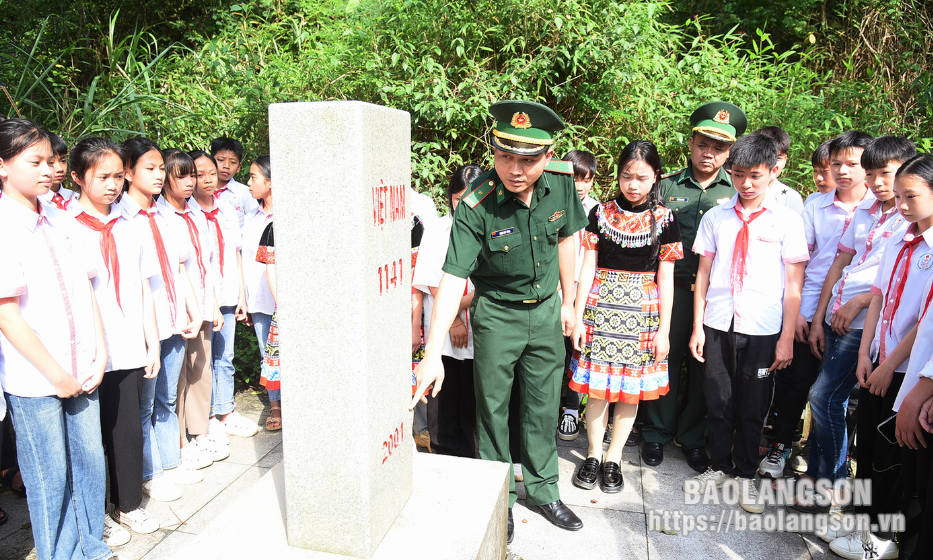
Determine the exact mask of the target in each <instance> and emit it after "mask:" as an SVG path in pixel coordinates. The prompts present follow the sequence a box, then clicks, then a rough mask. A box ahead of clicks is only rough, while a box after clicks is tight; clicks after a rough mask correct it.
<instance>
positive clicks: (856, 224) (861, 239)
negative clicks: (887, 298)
mask: <svg viewBox="0 0 933 560" xmlns="http://www.w3.org/2000/svg"><path fill="white" fill-rule="evenodd" d="M881 205H882V202H881V201H880V200H877V199H875V200H864V201H862V203H861V204H859V206H858V208H857V209H856V211H855V215H854V216H853V217H852V221H851V222H850V223H849V227H847V228H846V230H845V232H843V234H842V239H840V240H839V245H838V249H839V252H841V253H847V254H849V255H852V262H851V263H849V265H848V266H847V267H845V269H843V271H842V277H841V278H840V279H839V280H838V281H837V282H836V285H835V286H833V296H832V298H831V299H830V300H829V306H828V308H827V310H826V323H827V324H829V323H830V322H831V321H832V319H833V314H834V313H835V312H836V311H837V310H838V309H839V308H840V307H842V306H843V305H845V304H846V303H848V302H849V300H851V299H852V298H853V297H855V296H858V295H862V294H867V293H868V292H870V291H871V285H872V283H873V282H874V281H875V275H876V274H877V272H878V264H879V263H880V262H881V259H882V258H883V257H884V250H885V248H886V247H887V246H888V240H889V239H890V238H891V236H892V235H894V234H896V233H900V234H901V235H903V230H905V229H907V225H908V222H907V220H905V219H904V218H903V216H901V215H900V214H898V213H897V207H896V206H893V207H891V209H890V210H888V211H887V212H882V211H881ZM867 316H868V307H865V308H863V309H862V310H861V311H860V312H859V314H858V315H856V316H855V318H854V319H852V323H850V325H849V328H852V329H864V328H865V317H867Z"/></svg>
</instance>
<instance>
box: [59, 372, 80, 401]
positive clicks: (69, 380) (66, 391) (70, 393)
mask: <svg viewBox="0 0 933 560" xmlns="http://www.w3.org/2000/svg"><path fill="white" fill-rule="evenodd" d="M83 392H84V389H82V388H81V384H80V383H78V380H77V379H75V378H74V377H72V376H70V375H68V374H67V373H65V374H64V375H62V376H61V379H59V380H58V381H57V382H56V383H55V395H56V396H57V397H58V398H60V399H70V398H71V397H77V396H78V395H80V394H81V393H83Z"/></svg>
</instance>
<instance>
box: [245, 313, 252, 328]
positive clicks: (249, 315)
mask: <svg viewBox="0 0 933 560" xmlns="http://www.w3.org/2000/svg"><path fill="white" fill-rule="evenodd" d="M243 324H244V325H246V326H247V327H252V326H253V314H252V313H247V314H246V318H245V319H243Z"/></svg>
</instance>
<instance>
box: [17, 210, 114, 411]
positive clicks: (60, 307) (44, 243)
mask: <svg viewBox="0 0 933 560" xmlns="http://www.w3.org/2000/svg"><path fill="white" fill-rule="evenodd" d="M73 220H74V218H72V217H71V216H70V215H69V214H67V213H64V212H62V211H55V210H52V209H49V208H48V207H46V206H45V205H43V204H39V214H36V213H35V212H33V211H31V210H30V209H28V208H26V207H25V206H23V205H21V204H20V203H18V202H16V201H14V200H11V199H10V197H7V196H3V197H0V239H2V240H3V242H2V243H0V263H2V266H0V297H3V298H7V297H14V296H19V312H20V315H21V316H22V317H23V320H25V321H26V323H27V324H28V325H29V326H30V327H31V328H32V329H33V331H35V333H36V336H37V337H38V338H39V341H40V342H42V344H43V346H45V348H46V350H48V352H49V354H50V355H51V356H52V358H54V359H55V361H56V362H58V364H59V365H60V366H61V367H62V368H63V369H64V370H65V371H66V372H67V373H69V374H71V375H72V376H74V377H75V379H78V380H81V379H83V378H84V377H86V376H87V375H88V373H89V371H90V368H91V365H92V364H93V363H94V359H95V358H96V357H97V333H96V329H95V327H94V307H93V303H92V299H91V297H92V296H91V286H90V284H89V283H88V279H89V278H93V277H94V276H95V275H96V274H97V270H96V269H95V268H94V266H93V264H92V259H91V258H90V254H89V253H88V251H87V249H88V247H86V246H82V245H80V244H75V243H73V242H72V241H71V240H69V239H68V236H67V231H68V229H69V228H70V227H71V222H72V221H73ZM0 386H2V387H3V390H4V391H6V392H7V393H10V394H11V395H16V396H18V397H47V396H55V394H56V392H55V387H54V386H53V385H52V383H50V382H49V380H48V379H47V378H46V377H45V376H44V375H42V373H41V372H40V371H39V370H38V369H37V368H36V367H35V366H34V365H33V364H32V362H30V361H29V360H28V359H26V357H25V356H23V355H22V354H20V352H19V351H18V350H17V349H16V348H14V347H13V345H12V344H11V343H10V341H9V340H8V339H7V338H6V336H5V335H3V334H2V333H0Z"/></svg>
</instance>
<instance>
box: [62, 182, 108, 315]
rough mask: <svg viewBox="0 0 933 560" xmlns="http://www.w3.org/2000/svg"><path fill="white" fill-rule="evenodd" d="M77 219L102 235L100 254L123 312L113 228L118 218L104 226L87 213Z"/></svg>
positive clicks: (79, 215)
mask: <svg viewBox="0 0 933 560" xmlns="http://www.w3.org/2000/svg"><path fill="white" fill-rule="evenodd" d="M55 194H58V193H55ZM59 196H61V195H59ZM76 219H77V220H78V221H79V222H80V223H81V224H82V225H84V226H85V227H87V228H89V229H92V230H94V231H96V232H98V233H100V254H101V256H103V257H104V266H105V267H107V272H108V273H109V274H110V276H111V277H112V278H113V289H114V291H115V292H116V294H117V306H118V307H119V308H120V311H123V304H121V303H120V258H119V257H118V256H117V241H116V239H114V238H113V226H114V225H116V223H117V218H114V219H112V220H110V221H109V222H107V223H106V224H104V223H103V222H101V221H100V220H98V219H97V218H95V217H94V216H91V215H90V214H88V213H87V212H81V213H80V214H78V216H77V218H76Z"/></svg>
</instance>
